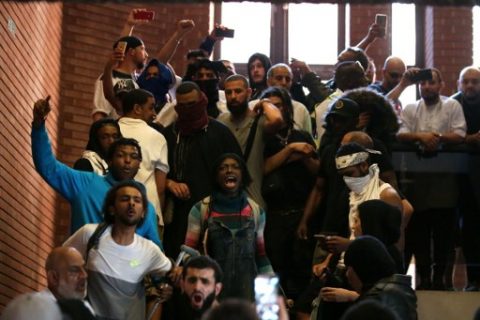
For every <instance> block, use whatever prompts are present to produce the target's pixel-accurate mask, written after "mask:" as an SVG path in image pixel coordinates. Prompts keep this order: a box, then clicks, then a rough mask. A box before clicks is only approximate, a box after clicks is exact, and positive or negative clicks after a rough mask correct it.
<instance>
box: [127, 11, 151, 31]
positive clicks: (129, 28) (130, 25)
mask: <svg viewBox="0 0 480 320" xmlns="http://www.w3.org/2000/svg"><path fill="white" fill-rule="evenodd" d="M140 11H147V9H145V8H142V9H132V10H131V11H130V13H129V14H128V17H127V21H125V24H124V25H123V28H122V32H121V33H120V38H122V37H127V36H131V35H132V33H133V29H134V28H135V26H136V25H138V24H145V23H148V22H150V21H149V20H139V19H135V18H134V17H135V14H136V13H137V12H140Z"/></svg>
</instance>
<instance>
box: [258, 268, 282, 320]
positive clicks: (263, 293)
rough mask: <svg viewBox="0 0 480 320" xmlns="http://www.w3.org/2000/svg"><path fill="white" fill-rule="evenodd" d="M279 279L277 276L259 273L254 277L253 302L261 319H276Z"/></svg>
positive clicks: (277, 317) (278, 308)
mask: <svg viewBox="0 0 480 320" xmlns="http://www.w3.org/2000/svg"><path fill="white" fill-rule="evenodd" d="M278 288H279V279H278V277H277V276H274V275H272V276H266V275H260V276H258V277H256V278H255V303H256V307H257V314H258V316H259V318H260V319H261V320H278V319H279V314H280V306H279V305H278Z"/></svg>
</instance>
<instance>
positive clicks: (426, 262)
mask: <svg viewBox="0 0 480 320" xmlns="http://www.w3.org/2000/svg"><path fill="white" fill-rule="evenodd" d="M454 230H455V208H436V209H429V210H425V211H417V212H415V213H414V214H413V216H412V220H411V221H410V223H409V225H408V228H407V234H406V249H407V250H406V251H407V252H411V253H413V254H414V255H415V261H416V267H417V272H418V274H419V276H420V279H421V282H422V284H423V285H428V284H430V283H431V281H432V267H433V282H434V284H437V285H439V284H443V285H444V284H445V281H444V279H443V276H444V273H445V269H446V266H447V260H448V256H449V254H450V252H451V251H452V250H453V247H454Z"/></svg>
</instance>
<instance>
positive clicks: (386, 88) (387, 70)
mask: <svg viewBox="0 0 480 320" xmlns="http://www.w3.org/2000/svg"><path fill="white" fill-rule="evenodd" d="M405 71H407V68H406V67H405V63H404V62H403V60H402V59H400V58H398V57H393V56H390V57H388V58H387V59H386V60H385V63H384V64H383V69H382V75H383V80H382V81H377V82H375V83H374V84H372V85H370V86H369V87H370V88H372V89H374V90H375V91H378V92H379V93H381V94H382V95H387V93H389V92H390V91H391V90H392V89H393V88H395V86H397V85H398V84H399V83H400V80H401V79H402V76H403V74H404V73H405Z"/></svg>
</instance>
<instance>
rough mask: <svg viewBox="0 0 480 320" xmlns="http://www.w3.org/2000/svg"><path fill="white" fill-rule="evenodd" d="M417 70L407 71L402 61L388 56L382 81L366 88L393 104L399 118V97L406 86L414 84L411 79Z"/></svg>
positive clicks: (414, 68) (400, 105)
mask: <svg viewBox="0 0 480 320" xmlns="http://www.w3.org/2000/svg"><path fill="white" fill-rule="evenodd" d="M419 70H420V69H419V68H416V67H413V68H408V70H407V68H406V67H405V63H404V62H403V60H402V59H400V58H398V57H393V56H390V57H388V58H387V59H386V60H385V63H384V64H383V68H382V75H383V80H382V81H377V82H375V83H373V84H371V85H369V86H368V87H369V88H370V89H373V90H375V91H377V92H378V93H380V94H382V95H384V96H385V97H386V98H387V99H389V100H391V101H392V102H393V103H394V109H395V111H396V113H397V116H400V113H401V111H402V104H401V102H400V100H399V98H400V95H401V94H402V93H403V91H404V90H405V89H406V88H407V87H408V86H410V85H412V84H414V83H415V82H413V81H412V80H411V79H412V76H413V75H414V74H416V73H417V72H418V71H419Z"/></svg>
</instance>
